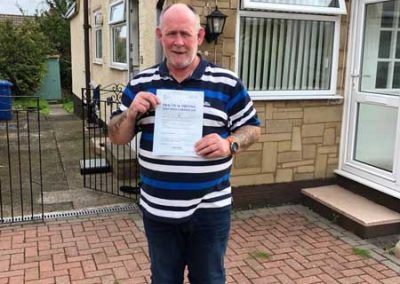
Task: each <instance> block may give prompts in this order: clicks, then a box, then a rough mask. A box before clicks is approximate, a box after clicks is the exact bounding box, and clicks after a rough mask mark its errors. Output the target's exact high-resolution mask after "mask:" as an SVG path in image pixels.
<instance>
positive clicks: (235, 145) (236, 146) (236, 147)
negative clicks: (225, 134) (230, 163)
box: [231, 142, 239, 153]
mask: <svg viewBox="0 0 400 284" xmlns="http://www.w3.org/2000/svg"><path fill="white" fill-rule="evenodd" d="M237 151H239V144H238V143H237V142H232V143H231V152H232V153H236V152H237Z"/></svg>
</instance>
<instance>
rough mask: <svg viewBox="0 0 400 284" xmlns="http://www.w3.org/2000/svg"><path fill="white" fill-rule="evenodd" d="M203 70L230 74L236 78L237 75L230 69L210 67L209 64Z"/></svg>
mask: <svg viewBox="0 0 400 284" xmlns="http://www.w3.org/2000/svg"><path fill="white" fill-rule="evenodd" d="M205 72H210V73H225V74H229V75H231V76H233V77H235V78H237V75H236V74H235V73H234V72H232V71H230V70H227V69H223V68H220V67H211V66H207V68H206V70H205Z"/></svg>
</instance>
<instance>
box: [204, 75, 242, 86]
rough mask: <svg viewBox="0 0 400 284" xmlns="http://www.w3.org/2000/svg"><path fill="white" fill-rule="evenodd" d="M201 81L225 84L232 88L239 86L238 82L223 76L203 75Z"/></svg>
mask: <svg viewBox="0 0 400 284" xmlns="http://www.w3.org/2000/svg"><path fill="white" fill-rule="evenodd" d="M201 80H202V81H204V82H213V83H223V84H226V85H229V86H231V87H235V86H236V84H237V81H236V80H233V79H231V78H227V77H223V76H212V75H203V76H201Z"/></svg>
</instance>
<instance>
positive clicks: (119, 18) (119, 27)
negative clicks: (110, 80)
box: [109, 1, 128, 69]
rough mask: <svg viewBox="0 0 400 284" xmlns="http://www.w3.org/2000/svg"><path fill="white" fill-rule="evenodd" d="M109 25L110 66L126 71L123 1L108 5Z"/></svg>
mask: <svg viewBox="0 0 400 284" xmlns="http://www.w3.org/2000/svg"><path fill="white" fill-rule="evenodd" d="M109 24H110V31H111V66H113V67H116V68H122V69H126V68H128V64H127V63H128V61H127V52H128V49H127V44H128V41H127V39H128V32H127V25H126V18H125V2H124V1H118V2H115V3H112V4H111V5H110V17H109Z"/></svg>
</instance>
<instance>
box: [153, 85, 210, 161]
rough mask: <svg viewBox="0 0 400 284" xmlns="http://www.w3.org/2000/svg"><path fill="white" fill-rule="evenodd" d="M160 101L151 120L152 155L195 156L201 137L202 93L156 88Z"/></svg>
mask: <svg viewBox="0 0 400 284" xmlns="http://www.w3.org/2000/svg"><path fill="white" fill-rule="evenodd" d="M157 97H158V98H159V99H160V101H161V103H160V104H159V105H158V106H157V108H156V113H155V120H154V141H153V154H155V155H173V156H189V157H190V156H197V155H196V152H195V150H194V145H195V143H196V142H197V141H199V140H200V139H201V138H202V136H203V104H204V92H199V91H181V90H164V89H162V90H157Z"/></svg>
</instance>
